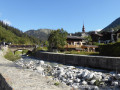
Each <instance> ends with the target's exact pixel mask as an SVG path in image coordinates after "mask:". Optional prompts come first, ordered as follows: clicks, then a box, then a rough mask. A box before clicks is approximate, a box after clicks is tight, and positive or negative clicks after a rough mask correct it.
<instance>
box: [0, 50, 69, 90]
mask: <svg viewBox="0 0 120 90" xmlns="http://www.w3.org/2000/svg"><path fill="white" fill-rule="evenodd" d="M2 55H3V53H2V50H0V73H1V75H2V76H3V77H4V78H5V80H6V83H7V85H9V86H10V87H12V88H13V89H14V90H70V89H71V87H68V86H67V85H64V84H62V83H60V84H59V86H57V85H56V84H55V83H56V81H55V80H52V79H51V78H50V77H47V76H41V75H40V74H39V73H38V72H33V71H32V70H30V69H23V68H20V67H19V66H18V65H16V64H15V63H13V62H11V61H8V60H6V59H5V58H3V56H2ZM1 80H2V82H1ZM5 80H3V78H0V85H2V86H0V90H11V89H8V88H7V89H5V88H4V86H6V85H5V84H4V82H3V81H5ZM1 88H2V89H1ZM3 88H4V89H3Z"/></svg>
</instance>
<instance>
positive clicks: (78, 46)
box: [65, 45, 81, 48]
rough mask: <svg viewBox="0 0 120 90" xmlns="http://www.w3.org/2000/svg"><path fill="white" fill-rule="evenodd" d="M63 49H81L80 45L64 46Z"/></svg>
mask: <svg viewBox="0 0 120 90" xmlns="http://www.w3.org/2000/svg"><path fill="white" fill-rule="evenodd" d="M65 48H81V45H65Z"/></svg>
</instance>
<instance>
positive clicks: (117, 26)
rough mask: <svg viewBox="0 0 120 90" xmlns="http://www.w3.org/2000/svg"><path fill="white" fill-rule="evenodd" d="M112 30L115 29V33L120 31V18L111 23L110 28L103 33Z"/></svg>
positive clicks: (107, 27) (106, 28)
mask: <svg viewBox="0 0 120 90" xmlns="http://www.w3.org/2000/svg"><path fill="white" fill-rule="evenodd" d="M111 29H114V31H117V30H119V29H120V17H119V18H117V19H115V20H114V21H113V22H112V23H110V24H109V25H108V26H106V27H105V28H104V29H102V30H101V31H102V32H104V31H105V32H109V31H111Z"/></svg>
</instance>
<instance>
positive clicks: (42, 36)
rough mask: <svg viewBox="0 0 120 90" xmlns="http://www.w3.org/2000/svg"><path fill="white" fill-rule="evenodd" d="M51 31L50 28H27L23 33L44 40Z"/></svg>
mask: <svg viewBox="0 0 120 90" xmlns="http://www.w3.org/2000/svg"><path fill="white" fill-rule="evenodd" d="M50 32H51V29H38V30H28V31H26V32H25V33H26V34H28V35H29V36H34V37H36V38H39V39H40V40H42V41H46V40H47V39H48V36H49V34H50Z"/></svg>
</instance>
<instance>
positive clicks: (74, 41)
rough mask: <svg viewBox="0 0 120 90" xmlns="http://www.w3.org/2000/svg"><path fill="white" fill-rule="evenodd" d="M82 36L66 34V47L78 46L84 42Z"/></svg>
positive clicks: (73, 47)
mask: <svg viewBox="0 0 120 90" xmlns="http://www.w3.org/2000/svg"><path fill="white" fill-rule="evenodd" d="M84 43H85V42H84V38H82V37H78V36H67V45H66V46H65V48H67V49H76V48H80V47H81V46H82V45H83V44H84Z"/></svg>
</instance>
